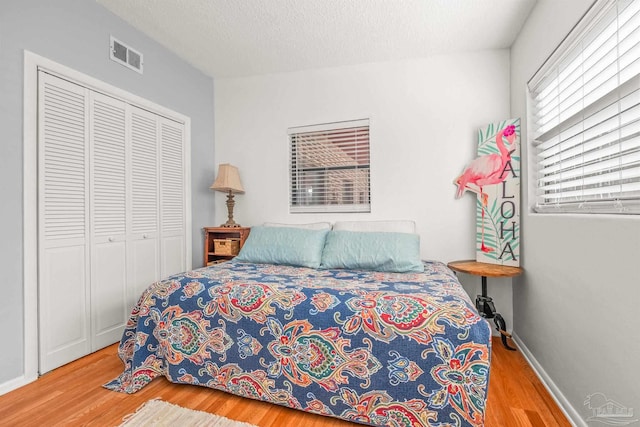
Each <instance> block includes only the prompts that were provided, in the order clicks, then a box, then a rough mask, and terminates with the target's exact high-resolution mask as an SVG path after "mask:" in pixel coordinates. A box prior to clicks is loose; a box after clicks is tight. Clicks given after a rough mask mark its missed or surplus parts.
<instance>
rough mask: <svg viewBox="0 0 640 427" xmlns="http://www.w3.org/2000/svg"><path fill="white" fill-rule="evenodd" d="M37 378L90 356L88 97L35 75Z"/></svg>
mask: <svg viewBox="0 0 640 427" xmlns="http://www.w3.org/2000/svg"><path fill="white" fill-rule="evenodd" d="M38 98H39V100H38V141H39V143H38V162H39V164H38V170H39V172H38V205H39V215H38V257H39V262H38V269H39V271H38V276H39V291H38V304H39V318H38V320H39V336H40V345H39V347H40V373H45V372H48V371H50V370H52V369H54V368H57V367H58V366H61V365H63V364H65V363H67V362H69V361H71V360H75V359H77V358H79V357H82V356H84V355H85V354H87V353H89V352H90V349H91V338H90V333H91V332H90V331H91V326H90V300H89V288H88V287H87V286H86V284H87V283H88V282H89V277H88V273H87V272H88V271H89V268H88V263H89V258H88V253H89V251H88V244H89V241H88V238H87V237H88V230H89V191H88V190H89V189H88V185H87V183H88V182H89V168H88V167H87V165H88V163H89V162H88V159H89V149H88V146H87V145H86V144H85V142H86V141H87V140H88V135H89V130H88V126H87V123H88V114H89V106H88V105H89V103H88V91H87V90H86V89H85V88H83V87H81V86H78V85H76V84H73V83H70V82H68V81H66V80H62V79H60V78H57V77H54V76H52V75H49V74H46V73H44V72H40V73H38Z"/></svg>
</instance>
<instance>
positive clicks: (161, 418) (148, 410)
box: [120, 399, 256, 427]
mask: <svg viewBox="0 0 640 427" xmlns="http://www.w3.org/2000/svg"><path fill="white" fill-rule="evenodd" d="M152 426H153V427H164V426H166V427H175V426H180V427H256V426H255V425H253V424H249V423H243V422H240V421H234V420H230V419H228V418H225V417H221V416H219V415H214V414H209V413H208V412H202V411H194V410H193V409H187V408H183V407H181V406H178V405H174V404H172V403H168V402H164V401H162V400H158V399H153V400H149V401H148V402H146V403H145V404H144V405H142V406H140V407H139V408H138V409H137V410H136V412H135V413H133V414H129V415H127V416H126V417H124V418H123V423H122V424H120V427H152Z"/></svg>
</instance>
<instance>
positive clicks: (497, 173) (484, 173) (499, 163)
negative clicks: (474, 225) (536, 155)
mask: <svg viewBox="0 0 640 427" xmlns="http://www.w3.org/2000/svg"><path fill="white" fill-rule="evenodd" d="M516 136H517V135H516V128H515V126H514V125H509V126H506V127H505V128H503V129H501V130H500V131H499V132H498V133H497V134H496V146H497V148H498V151H499V154H498V153H493V154H486V155H483V156H480V157H476V158H475V159H473V160H472V161H471V162H470V163H469V164H468V165H467V167H466V168H465V169H464V172H462V174H461V175H460V176H458V177H457V178H456V179H455V181H454V183H455V184H456V185H457V186H458V190H457V192H456V199H459V198H460V197H462V195H463V194H464V192H465V191H467V190H468V191H471V192H473V193H476V194H478V196H479V197H480V199H481V206H482V244H481V248H480V249H481V250H482V252H485V253H487V252H491V251H493V249H492V248H489V247H487V246H486V245H485V244H484V215H485V209H486V207H487V200H488V194H487V193H485V192H484V191H483V188H484V187H486V186H488V185H495V184H500V183H502V182H503V181H504V180H505V179H506V177H507V175H508V174H507V173H506V170H507V169H508V163H509V162H510V161H511V153H513V151H514V150H510V149H511V148H512V146H513V144H514V141H515V139H516ZM505 139H506V140H507V142H508V144H509V148H510V149H507V147H506V146H505V144H504V140H505Z"/></svg>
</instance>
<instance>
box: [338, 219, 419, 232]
mask: <svg viewBox="0 0 640 427" xmlns="http://www.w3.org/2000/svg"><path fill="white" fill-rule="evenodd" d="M333 229H334V230H342V231H368V232H387V233H415V232H416V223H415V221H409V220H398V221H336V223H335V224H333Z"/></svg>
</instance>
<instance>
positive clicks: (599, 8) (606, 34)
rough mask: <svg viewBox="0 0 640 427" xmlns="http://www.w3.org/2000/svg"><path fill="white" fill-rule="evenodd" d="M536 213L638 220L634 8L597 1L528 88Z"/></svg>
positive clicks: (638, 26) (621, 0) (638, 25)
mask: <svg viewBox="0 0 640 427" xmlns="http://www.w3.org/2000/svg"><path fill="white" fill-rule="evenodd" d="M529 94H530V107H531V108H530V120H529V126H530V130H531V132H532V133H533V148H534V150H533V153H534V154H535V157H534V160H533V161H534V168H533V170H534V172H535V174H536V176H535V179H536V183H537V190H536V202H535V207H534V210H535V211H537V212H580V213H627V214H629V213H635V214H638V213H640V1H637V0H636V1H633V0H605V1H598V2H596V3H595V4H594V6H593V7H592V8H591V10H590V11H589V12H588V13H587V14H586V16H585V17H584V18H583V20H582V21H581V22H580V23H579V24H578V25H577V26H576V28H574V30H573V31H572V32H571V34H569V35H568V36H567V38H566V39H565V41H564V42H563V43H562V44H561V45H560V46H559V47H558V49H557V50H556V52H554V54H553V55H552V56H551V57H550V58H549V59H548V60H547V62H546V63H545V64H544V65H543V67H542V68H541V69H540V70H539V71H538V73H536V75H535V76H534V77H533V78H532V80H531V81H530V82H529Z"/></svg>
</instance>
